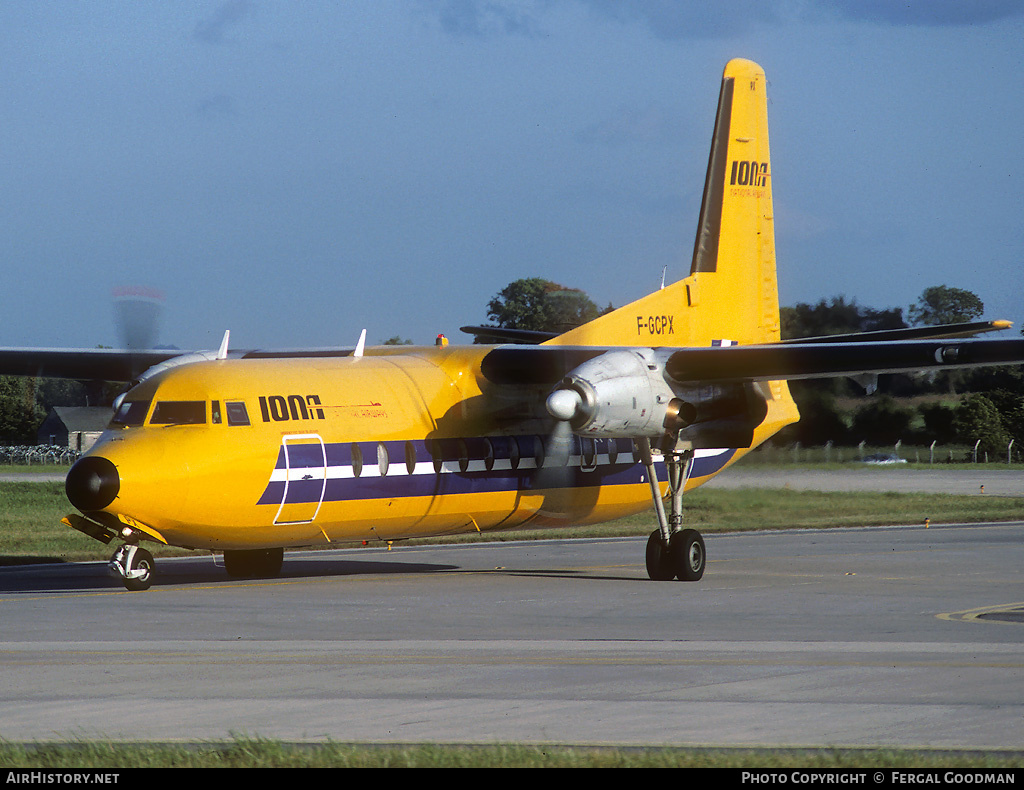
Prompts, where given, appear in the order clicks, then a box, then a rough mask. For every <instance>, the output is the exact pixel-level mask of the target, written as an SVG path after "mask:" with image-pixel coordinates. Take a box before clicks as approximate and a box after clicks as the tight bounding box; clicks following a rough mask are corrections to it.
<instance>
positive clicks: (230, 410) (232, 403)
mask: <svg viewBox="0 0 1024 790" xmlns="http://www.w3.org/2000/svg"><path fill="white" fill-rule="evenodd" d="M224 410H225V411H226V412H227V415H228V425H248V424H249V411H248V410H247V409H246V408H245V403H243V402H242V401H240V400H229V401H228V402H227V403H225V404H224Z"/></svg>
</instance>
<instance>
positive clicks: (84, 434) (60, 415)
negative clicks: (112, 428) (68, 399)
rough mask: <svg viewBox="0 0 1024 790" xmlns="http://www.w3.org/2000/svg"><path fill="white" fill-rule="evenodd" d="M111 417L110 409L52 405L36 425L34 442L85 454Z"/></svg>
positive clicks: (112, 412)
mask: <svg viewBox="0 0 1024 790" xmlns="http://www.w3.org/2000/svg"><path fill="white" fill-rule="evenodd" d="M113 416H114V410H113V409H110V408H107V407H103V406H54V407H53V408H52V409H50V413H49V414H48V415H46V419H45V420H43V422H42V424H41V425H40V426H39V430H38V431H37V432H36V442H37V443H38V444H49V445H56V446H58V447H70V448H71V449H72V450H79V451H81V452H85V451H86V450H88V449H89V448H90V447H92V445H93V443H94V442H95V441H96V440H97V439H98V438H99V435H100V434H101V433H103V431H104V430H106V427H107V424H108V423H109V422H110V418H111V417H113Z"/></svg>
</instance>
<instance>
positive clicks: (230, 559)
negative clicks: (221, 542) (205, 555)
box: [224, 549, 284, 579]
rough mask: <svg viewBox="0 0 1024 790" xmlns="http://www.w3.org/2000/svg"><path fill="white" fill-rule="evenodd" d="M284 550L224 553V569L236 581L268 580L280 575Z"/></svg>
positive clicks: (246, 550) (245, 550)
mask: <svg viewBox="0 0 1024 790" xmlns="http://www.w3.org/2000/svg"><path fill="white" fill-rule="evenodd" d="M283 563H284V549H244V550H242V549H239V550H230V551H225V552H224V569H225V570H226V571H227V572H228V576H231V577H233V578H236V579H268V578H272V577H274V576H277V575H278V574H280V573H281V565H282V564H283Z"/></svg>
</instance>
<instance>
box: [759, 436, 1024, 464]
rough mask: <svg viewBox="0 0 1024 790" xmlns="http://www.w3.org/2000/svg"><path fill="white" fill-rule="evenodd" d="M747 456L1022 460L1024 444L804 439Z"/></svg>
mask: <svg viewBox="0 0 1024 790" xmlns="http://www.w3.org/2000/svg"><path fill="white" fill-rule="evenodd" d="M747 458H748V459H749V460H750V461H753V462H756V461H758V460H760V461H762V462H764V463H769V464H787V463H792V464H806V463H865V464H870V463H877V464H887V463H888V464H898V463H904V462H906V463H917V464H987V463H998V464H1003V465H1006V464H1019V463H1024V448H1022V447H1020V446H1019V445H1016V444H1015V443H1014V442H1013V440H1011V441H1010V442H1009V443H1008V444H1007V446H1006V448H1005V449H1004V450H1002V451H1001V452H998V453H990V452H986V451H985V450H983V449H981V440H980V439H979V440H978V441H977V442H975V443H974V444H973V445H967V444H956V445H940V444H938V443H937V442H932V443H931V444H930V445H923V446H917V445H904V444H903V443H902V442H896V444H894V445H892V444H891V445H888V446H886V447H878V446H868V445H867V443H866V442H861V443H860V444H858V445H856V446H840V445H834V444H832V443H831V442H828V443H827V444H824V445H802V444H801V443H800V442H796V443H795V444H791V445H788V446H784V447H783V446H776V445H772V444H765V445H762V446H761V447H759V448H758V449H756V450H755V451H754V452H752V453H751V454H750V455H749V456H747Z"/></svg>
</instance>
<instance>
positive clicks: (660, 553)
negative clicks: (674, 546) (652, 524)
mask: <svg viewBox="0 0 1024 790" xmlns="http://www.w3.org/2000/svg"><path fill="white" fill-rule="evenodd" d="M647 575H648V577H650V579H651V581H656V582H668V581H672V579H673V578H675V575H676V571H675V567H674V566H673V564H672V553H671V551H670V550H668V549H666V548H665V544H664V543H662V541H661V531H660V530H657V529H656V530H654V532H652V533H651V536H650V537H649V538H648V539H647Z"/></svg>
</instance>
